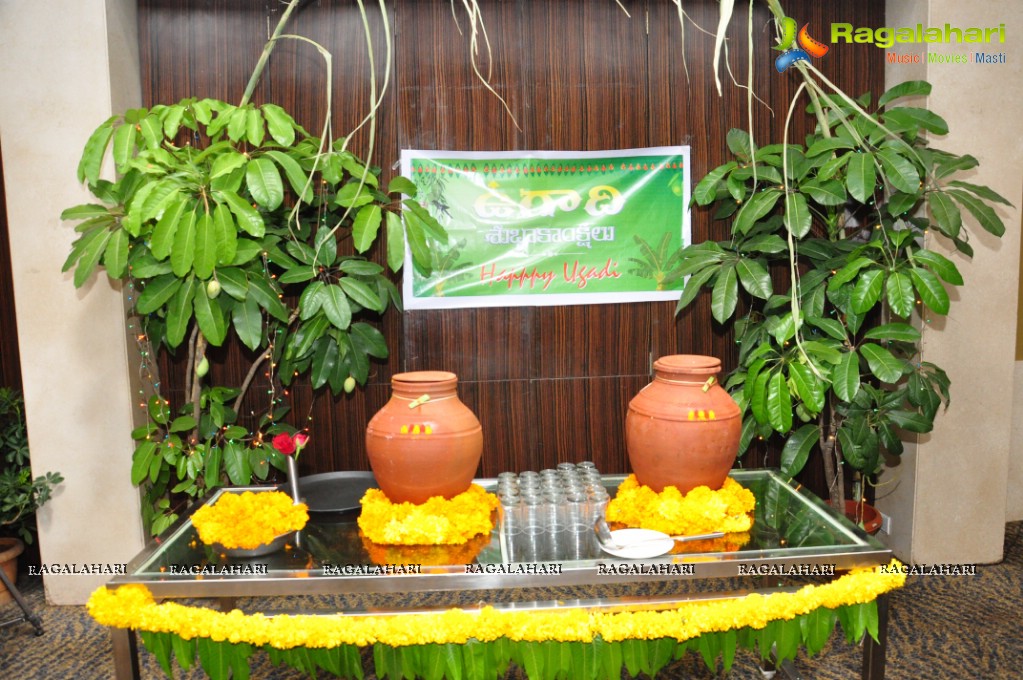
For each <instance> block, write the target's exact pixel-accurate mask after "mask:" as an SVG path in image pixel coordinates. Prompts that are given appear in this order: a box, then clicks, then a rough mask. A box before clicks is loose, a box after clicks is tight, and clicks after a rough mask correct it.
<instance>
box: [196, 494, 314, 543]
mask: <svg viewBox="0 0 1023 680" xmlns="http://www.w3.org/2000/svg"><path fill="white" fill-rule="evenodd" d="M308 521H309V508H308V507H307V506H306V505H305V504H304V503H299V504H297V505H296V504H295V503H294V501H293V500H292V498H291V496H289V495H288V494H286V493H283V492H281V491H243V492H242V493H224V494H221V496H220V498H218V499H217V502H216V503H214V504H212V505H204V506H202V507H201V508H199V509H198V510H196V511H195V512H194V513H193V514H192V524H193V525H194V526H195V529H196V531H197V532H198V533H199V540H201V541H202V542H203V543H205V544H206V545H213V544H219V545H222V546H224V547H225V548H227V549H229V550H234V549H239V548H240V549H242V550H252V549H254V548H258V547H259V546H261V545H265V544H267V543H270V542H272V541H273V540H274V539H275V538H277V537H278V536H280V535H281V534H286V533H289V532H292V531H298V530H300V529H302V528H303V527H304V526H305V525H306V522H308Z"/></svg>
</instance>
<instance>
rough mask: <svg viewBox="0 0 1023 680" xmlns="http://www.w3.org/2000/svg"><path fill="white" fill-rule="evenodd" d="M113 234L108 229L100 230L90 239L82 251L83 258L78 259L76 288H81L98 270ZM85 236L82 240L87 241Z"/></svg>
mask: <svg viewBox="0 0 1023 680" xmlns="http://www.w3.org/2000/svg"><path fill="white" fill-rule="evenodd" d="M111 235H112V232H110V231H108V230H106V229H98V230H96V232H95V233H94V234H92V235H91V238H89V239H88V241H87V242H86V244H85V246H84V247H83V248H82V250H81V256H80V257H79V258H78V265H77V266H76V268H75V275H74V283H75V288H81V287H82V286H83V285H84V284H85V282H86V281H88V280H89V277H90V276H92V272H93V271H94V270H95V269H96V265H98V264H99V261H100V259H101V258H102V257H103V254H104V253H105V252H106V248H107V243H108V242H109V241H110V237H111ZM85 238H86V237H85V236H83V237H82V240H83V241H85Z"/></svg>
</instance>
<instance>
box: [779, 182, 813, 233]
mask: <svg viewBox="0 0 1023 680" xmlns="http://www.w3.org/2000/svg"><path fill="white" fill-rule="evenodd" d="M812 224H813V217H812V215H811V214H810V208H809V207H808V206H807V205H806V196H804V195H803V194H800V193H790V194H786V195H785V228H786V229H788V230H789V231H791V232H792V235H793V236H795V237H796V238H803V237H804V236H806V235H807V234H808V233H809V232H810V227H811V225H812Z"/></svg>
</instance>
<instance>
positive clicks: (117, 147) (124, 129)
mask: <svg viewBox="0 0 1023 680" xmlns="http://www.w3.org/2000/svg"><path fill="white" fill-rule="evenodd" d="M134 152H135V126H134V125H131V124H128V123H124V124H122V125H121V126H120V127H118V128H117V130H116V131H115V132H114V145H113V157H114V169H116V170H117V172H118V173H119V174H122V175H123V174H124V173H126V172H127V171H128V164H129V163H130V162H131V159H132V157H133V156H134Z"/></svg>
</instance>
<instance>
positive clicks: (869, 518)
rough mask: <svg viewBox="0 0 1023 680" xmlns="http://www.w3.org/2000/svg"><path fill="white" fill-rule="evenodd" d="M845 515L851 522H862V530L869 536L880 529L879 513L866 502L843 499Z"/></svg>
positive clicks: (857, 523)
mask: <svg viewBox="0 0 1023 680" xmlns="http://www.w3.org/2000/svg"><path fill="white" fill-rule="evenodd" d="M845 516H846V517H847V518H848V519H849V521H850V522H852V523H853V524H856V525H859V524H862V525H863V530H864V531H866V532H867V533H868V534H870V535H871V536H873V535H874V534H876V533H877V532H878V531H880V530H881V513H880V512H878V511H877V508H875V507H874V506H873V505H870V504H868V503H857V502H856V501H853V500H848V499H847V500H846V501H845Z"/></svg>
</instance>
